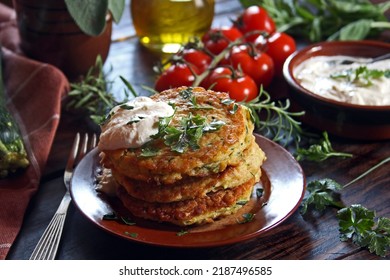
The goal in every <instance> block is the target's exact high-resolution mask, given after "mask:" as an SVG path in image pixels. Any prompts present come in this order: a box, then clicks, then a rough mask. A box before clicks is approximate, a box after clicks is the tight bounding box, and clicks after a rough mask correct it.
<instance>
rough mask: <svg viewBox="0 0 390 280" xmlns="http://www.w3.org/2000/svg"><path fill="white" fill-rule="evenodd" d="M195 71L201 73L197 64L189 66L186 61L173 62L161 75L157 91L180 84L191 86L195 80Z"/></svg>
mask: <svg viewBox="0 0 390 280" xmlns="http://www.w3.org/2000/svg"><path fill="white" fill-rule="evenodd" d="M191 70H192V71H191ZM194 73H195V74H198V73H200V71H199V70H198V69H197V68H196V66H189V65H187V64H185V63H176V64H172V65H171V66H169V67H168V69H166V70H165V71H164V72H163V73H162V74H161V75H160V77H159V78H158V79H157V81H156V84H155V86H154V88H155V90H157V91H163V90H166V89H170V88H175V87H179V86H191V85H192V83H193V82H194V80H195V75H194Z"/></svg>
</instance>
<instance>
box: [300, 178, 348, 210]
mask: <svg viewBox="0 0 390 280" xmlns="http://www.w3.org/2000/svg"><path fill="white" fill-rule="evenodd" d="M342 188H343V187H342V186H341V185H340V184H339V183H337V182H336V181H334V180H332V179H321V180H315V181H312V182H310V183H309V184H308V185H307V188H306V190H307V195H306V196H305V198H304V199H303V201H302V204H301V209H300V213H301V214H302V215H304V214H306V212H307V210H308V207H309V206H311V205H313V206H314V208H315V209H316V210H319V211H323V210H324V209H325V208H326V207H327V206H333V207H337V208H342V207H344V205H343V203H342V202H341V200H340V197H339V193H338V191H340V190H342Z"/></svg>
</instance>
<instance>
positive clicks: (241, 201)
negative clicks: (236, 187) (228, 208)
mask: <svg viewBox="0 0 390 280" xmlns="http://www.w3.org/2000/svg"><path fill="white" fill-rule="evenodd" d="M247 203H248V200H240V201H237V203H236V204H237V205H241V206H244V205H245V204H247Z"/></svg>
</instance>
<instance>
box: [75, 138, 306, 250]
mask: <svg viewBox="0 0 390 280" xmlns="http://www.w3.org/2000/svg"><path fill="white" fill-rule="evenodd" d="M255 136H256V142H257V143H258V144H259V146H260V147H261V148H262V149H263V150H264V152H265V153H266V155H267V160H266V162H265V163H264V164H263V166H262V171H263V175H262V177H261V182H260V183H258V184H257V185H256V186H255V188H254V191H253V195H252V198H251V201H250V202H249V203H247V204H246V205H245V206H244V207H243V208H241V209H240V211H239V212H238V213H236V214H235V215H232V216H229V217H226V218H223V219H221V220H219V221H216V222H214V223H212V224H208V225H204V226H191V227H187V228H180V227H178V226H173V225H168V224H163V223H157V222H152V221H146V220H143V219H137V218H133V217H131V215H130V214H129V213H128V212H127V211H126V210H125V209H124V208H123V206H122V204H121V203H120V202H119V201H118V200H116V199H112V198H107V197H105V196H102V195H101V194H99V193H98V192H96V191H95V186H96V174H97V170H98V169H99V157H98V151H97V149H95V150H93V151H91V152H90V153H89V154H88V155H86V156H85V157H84V159H83V160H82V161H81V162H80V164H79V165H78V166H77V168H76V170H75V173H74V176H73V179H72V184H71V190H70V191H71V195H72V199H73V202H74V203H75V204H76V206H77V208H78V209H79V210H80V211H81V212H82V213H83V214H84V215H85V216H86V217H87V218H88V219H89V220H90V221H92V222H93V223H94V224H95V225H97V226H98V227H100V228H101V229H103V230H106V231H108V232H110V233H112V234H114V235H117V236H119V237H121V238H124V239H127V240H131V241H135V242H140V243H145V244H151V245H159V246H168V247H188V248H190V247H196V248H199V247H212V246H220V245H227V244H231V243H236V242H240V241H243V240H247V239H250V238H254V237H257V236H259V235H261V234H263V233H265V232H267V231H269V230H271V229H272V228H274V227H276V226H277V225H279V224H280V223H281V222H283V221H284V220H285V219H287V218H288V217H289V216H290V215H292V214H293V213H294V211H295V210H296V209H297V208H298V207H299V204H300V202H301V200H302V198H303V195H304V192H305V176H304V174H303V171H302V168H301V167H300V165H299V164H298V162H297V161H296V160H295V159H294V157H293V156H292V155H291V154H290V153H289V152H288V151H286V150H285V149H284V148H282V147H281V146H279V145H278V144H276V143H274V142H272V141H270V140H268V139H267V138H264V137H262V136H259V135H255ZM257 189H263V194H262V196H261V197H259V195H258V192H257V193H256V190H257ZM112 212H115V213H118V215H120V216H124V217H130V218H131V219H133V220H134V222H135V223H136V224H135V225H132V226H129V225H126V224H124V223H121V222H118V221H112V220H111V221H110V220H103V219H102V218H103V216H104V215H105V214H108V213H112ZM246 213H252V214H255V216H254V219H253V220H252V221H250V222H247V223H240V222H241V221H243V216H242V215H243V214H246ZM183 231H185V232H186V233H185V234H183V235H181V234H178V233H180V232H183Z"/></svg>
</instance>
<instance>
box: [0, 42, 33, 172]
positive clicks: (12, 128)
mask: <svg viewBox="0 0 390 280" xmlns="http://www.w3.org/2000/svg"><path fill="white" fill-rule="evenodd" d="M2 68H3V67H2V52H1V45H0V178H5V177H8V176H10V175H11V174H13V173H15V172H17V171H19V170H23V169H25V168H26V167H27V166H28V165H29V160H28V157H27V152H26V149H25V146H24V142H23V138H22V135H21V133H20V129H19V126H18V124H17V122H16V121H15V119H14V117H13V116H12V115H11V113H10V111H9V110H8V108H7V106H6V98H5V87H4V82H3V71H2Z"/></svg>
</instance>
